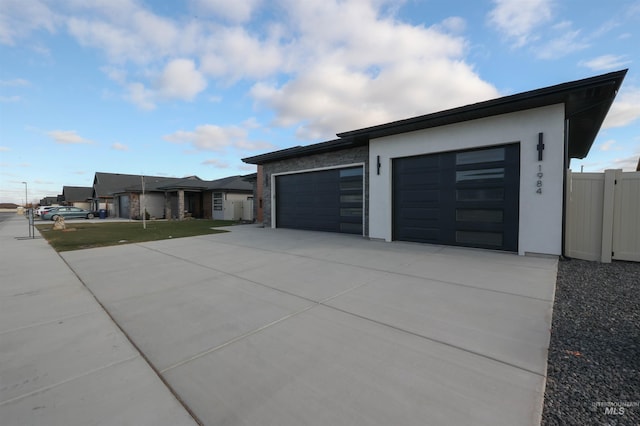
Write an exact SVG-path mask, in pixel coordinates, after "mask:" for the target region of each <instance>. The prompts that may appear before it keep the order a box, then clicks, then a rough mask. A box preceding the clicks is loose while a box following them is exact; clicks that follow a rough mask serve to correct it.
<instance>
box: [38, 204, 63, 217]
mask: <svg viewBox="0 0 640 426" xmlns="http://www.w3.org/2000/svg"><path fill="white" fill-rule="evenodd" d="M56 207H58V206H40V207H38V209H37V210H36V211H35V212H34V213H35V214H36V215H38V216H42V214H43V213H45V212H48V211H49V210H51V209H55V208H56Z"/></svg>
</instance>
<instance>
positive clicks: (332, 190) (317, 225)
mask: <svg viewBox="0 0 640 426" xmlns="http://www.w3.org/2000/svg"><path fill="white" fill-rule="evenodd" d="M275 184H276V187H275V190H276V193H275V194H276V196H275V206H276V227H278V228H292V229H306V230H311V231H329V232H342V233H348V234H358V235H362V231H363V210H364V209H363V202H364V194H363V167H362V166H357V167H347V168H341V169H329V170H320V171H312V172H304V173H295V174H287V175H280V176H276V179H275Z"/></svg>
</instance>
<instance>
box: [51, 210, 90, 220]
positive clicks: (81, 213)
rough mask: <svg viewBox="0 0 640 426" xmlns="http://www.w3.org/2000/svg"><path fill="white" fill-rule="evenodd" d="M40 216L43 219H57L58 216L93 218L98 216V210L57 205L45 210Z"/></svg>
mask: <svg viewBox="0 0 640 426" xmlns="http://www.w3.org/2000/svg"><path fill="white" fill-rule="evenodd" d="M40 217H41V218H42V220H56V219H57V218H58V217H63V218H65V219H72V218H86V219H93V218H94V217H96V212H92V211H89V210H85V209H81V208H79V207H56V208H54V209H51V210H49V211H47V212H44V214H42V216H40Z"/></svg>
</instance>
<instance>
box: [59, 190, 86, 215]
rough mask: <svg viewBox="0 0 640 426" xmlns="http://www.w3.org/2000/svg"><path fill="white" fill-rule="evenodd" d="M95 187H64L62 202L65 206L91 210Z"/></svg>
mask: <svg viewBox="0 0 640 426" xmlns="http://www.w3.org/2000/svg"><path fill="white" fill-rule="evenodd" d="M92 199H93V188H92V187H90V186H64V187H62V202H63V204H64V205H65V206H73V207H79V208H81V209H86V210H90V209H91V207H92V206H93V203H92Z"/></svg>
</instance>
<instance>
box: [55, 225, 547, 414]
mask: <svg viewBox="0 0 640 426" xmlns="http://www.w3.org/2000/svg"><path fill="white" fill-rule="evenodd" d="M231 229H232V232H230V233H225V234H216V235H209V236H202V237H195V238H181V239H175V240H165V241H158V242H150V243H144V244H135V245H123V246H119V247H108V248H100V249H92V250H82V251H75V252H66V253H63V254H62V256H63V258H64V259H65V260H66V262H67V263H68V264H69V266H70V267H71V268H72V269H73V270H74V271H75V272H76V274H77V275H78V276H79V277H80V278H81V279H82V281H84V283H85V284H86V285H87V287H88V288H89V289H90V290H91V291H92V292H93V293H94V295H95V296H96V297H97V299H98V300H99V301H100V302H101V303H102V305H103V306H104V307H105V309H106V310H107V311H108V312H109V314H110V315H111V316H112V317H113V319H114V320H115V321H116V322H117V323H118V324H119V326H120V327H121V328H122V329H123V330H124V332H125V333H126V334H127V335H128V337H129V338H130V339H131V340H132V341H133V342H134V344H135V345H136V346H137V348H138V349H139V350H140V351H141V352H142V353H143V354H144V356H145V357H146V358H147V359H148V361H149V362H150V363H151V364H152V365H153V367H154V368H155V369H156V370H157V371H159V373H160V374H161V375H162V376H163V378H164V380H165V381H166V383H168V385H169V386H170V387H171V388H172V389H173V391H174V392H175V393H176V394H177V395H179V397H180V398H181V399H182V400H183V402H184V403H185V404H186V405H187V406H188V407H189V408H190V409H191V410H192V412H193V413H194V414H195V416H196V417H197V418H198V420H199V421H200V422H202V423H203V424H206V425H278V426H282V425H296V426H299V425H384V426H388V425H390V424H393V425H418V424H419V425H426V424H433V425H444V424H451V425H461V424H474V425H492V426H495V425H509V426H513V425H537V424H539V423H540V416H541V412H542V401H543V396H544V385H545V375H546V360H547V348H548V343H549V330H550V327H551V310H552V303H553V295H554V288H555V279H556V267H557V261H556V260H555V259H543V258H534V257H518V256H515V255H512V254H506V253H494V252H489V251H482V250H473V249H460V248H453V247H441V246H432V245H420V244H408V243H384V242H376V241H368V240H366V239H363V238H361V237H354V236H348V235H338V234H329V233H316V232H304V231H293V230H283V229H278V230H273V229H263V228H257V227H255V226H253V225H251V226H237V227H233V228H231Z"/></svg>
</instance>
